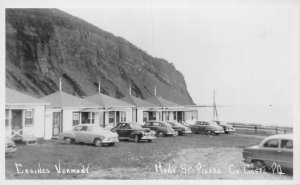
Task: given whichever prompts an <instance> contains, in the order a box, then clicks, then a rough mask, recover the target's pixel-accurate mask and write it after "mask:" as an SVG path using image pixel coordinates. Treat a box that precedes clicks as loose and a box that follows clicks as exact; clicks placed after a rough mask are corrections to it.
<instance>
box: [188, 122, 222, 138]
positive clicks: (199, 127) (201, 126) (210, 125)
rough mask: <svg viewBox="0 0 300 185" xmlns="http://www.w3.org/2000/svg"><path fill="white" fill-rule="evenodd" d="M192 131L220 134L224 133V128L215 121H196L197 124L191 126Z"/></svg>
mask: <svg viewBox="0 0 300 185" xmlns="http://www.w3.org/2000/svg"><path fill="white" fill-rule="evenodd" d="M189 127H190V128H191V131H192V133H196V134H199V133H202V134H207V135H211V134H215V135H219V134H222V133H224V129H223V128H222V127H221V126H218V125H217V124H216V123H215V122H209V121H196V122H195V124H193V125H190V126H189Z"/></svg>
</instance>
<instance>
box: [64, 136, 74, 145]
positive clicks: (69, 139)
mask: <svg viewBox="0 0 300 185" xmlns="http://www.w3.org/2000/svg"><path fill="white" fill-rule="evenodd" d="M64 140H65V143H66V144H67V145H70V144H72V139H71V138H69V137H65V138H64Z"/></svg>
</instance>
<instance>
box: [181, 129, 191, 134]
mask: <svg viewBox="0 0 300 185" xmlns="http://www.w3.org/2000/svg"><path fill="white" fill-rule="evenodd" d="M183 133H184V134H191V133H192V131H191V130H187V131H183Z"/></svg>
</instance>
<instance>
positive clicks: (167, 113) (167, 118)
mask: <svg viewBox="0 0 300 185" xmlns="http://www.w3.org/2000/svg"><path fill="white" fill-rule="evenodd" d="M170 113H171V112H166V121H169V120H170Z"/></svg>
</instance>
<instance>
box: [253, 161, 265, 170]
mask: <svg viewBox="0 0 300 185" xmlns="http://www.w3.org/2000/svg"><path fill="white" fill-rule="evenodd" d="M253 166H254V168H255V169H261V168H263V167H265V164H264V162H263V161H261V160H255V161H253Z"/></svg>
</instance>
